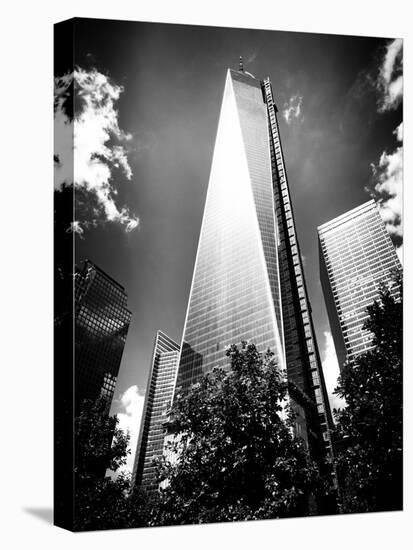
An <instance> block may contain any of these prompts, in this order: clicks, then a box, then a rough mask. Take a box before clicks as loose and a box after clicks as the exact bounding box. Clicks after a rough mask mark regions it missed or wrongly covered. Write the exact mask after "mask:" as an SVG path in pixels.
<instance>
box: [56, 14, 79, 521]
mask: <svg viewBox="0 0 413 550" xmlns="http://www.w3.org/2000/svg"><path fill="white" fill-rule="evenodd" d="M73 51H74V20H69V21H63V22H61V23H57V24H56V25H54V76H55V105H54V112H55V114H56V89H57V87H61V86H65V83H64V80H62V77H64V75H70V73H72V72H73V66H74V54H73ZM65 93H66V94H67V96H66V97H67V99H66V100H65V108H66V109H67V116H68V117H69V120H70V119H72V117H73V82H72V83H71V84H69V86H68V87H66V89H65ZM70 128H72V129H73V124H67V121H66V123H65V122H64V121H63V120H62V117H59V116H55V117H54V142H55V154H54V165H55V182H54V524H55V525H57V526H59V527H63V528H65V529H69V530H72V529H73V508H74V463H73V456H74V439H73V437H74V429H73V428H74V399H73V397H74V395H73V373H74V362H73V359H74V346H73V336H74V307H73V306H74V286H73V285H74V278H73V275H74V253H73V252H74V234H73V233H72V232H70V231H68V228H70V226H71V223H72V221H73V219H74V209H73V205H74V190H73V177H70V173H69V174H68V177H67V182H66V183H65V184H64V185H62V183H61V181H60V180H59V178H58V177H57V174H58V170H59V157H58V155H57V154H56V151H58V150H59V143H61V140H62V139H65V136H64V135H63V134H65V135H66V137H67V132H68V131H69V132H70ZM72 136H73V132H72ZM71 171H72V175H73V162H72V165H71ZM69 172H70V169H69Z"/></svg>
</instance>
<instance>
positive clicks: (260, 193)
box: [176, 66, 332, 462]
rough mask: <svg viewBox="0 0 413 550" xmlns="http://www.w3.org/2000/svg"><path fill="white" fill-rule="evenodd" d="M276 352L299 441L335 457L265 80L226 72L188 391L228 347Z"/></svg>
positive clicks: (190, 315)
mask: <svg viewBox="0 0 413 550" xmlns="http://www.w3.org/2000/svg"><path fill="white" fill-rule="evenodd" d="M241 340H248V341H250V342H252V343H254V344H255V345H256V346H257V349H258V350H259V351H261V352H265V351H266V350H267V349H268V348H270V349H271V350H272V351H273V352H274V354H275V358H276V360H277V363H278V365H279V367H280V368H282V369H286V371H287V376H288V380H289V382H290V397H291V404H292V406H293V408H294V410H295V412H296V415H297V416H296V424H295V429H296V433H297V434H298V435H300V436H301V437H302V439H303V440H304V442H305V444H306V445H307V447H308V448H309V449H310V451H311V452H312V455H313V457H314V458H316V459H320V462H322V461H323V458H324V457H325V456H326V454H329V453H331V452H332V444H331V435H330V430H331V427H332V418H331V412H330V406H329V401H328V397H327V393H326V388H325V383H324V377H323V372H322V367H321V362H320V356H319V352H318V347H317V342H316V338H315V332H314V326H313V322H312V318H311V307H310V303H309V299H308V294H307V289H306V284H305V280H304V271H303V265H302V259H301V254H300V249H299V244H298V239H297V234H296V228H295V223H294V215H293V206H292V204H291V199H290V193H289V188H288V181H287V174H286V169H285V163H284V156H283V151H282V147H281V141H280V135H279V127H278V122H277V108H276V105H275V102H274V98H273V92H272V86H271V82H270V80H269V79H268V78H267V79H265V80H263V81H260V80H258V79H256V78H255V77H253V76H252V75H251V74H249V73H247V72H244V71H243V68H242V66H241V67H240V70H239V71H234V70H230V69H229V70H228V72H227V76H226V83H225V89H224V95H223V100H222V106H221V112H220V116H219V123H218V131H217V136H216V141H215V148H214V153H213V160H212V166H211V172H210V179H209V185H208V192H207V197H206V203H205V209H204V215H203V220H202V226H201V232H200V237H199V242H198V250H197V255H196V260H195V267H194V272H193V278H192V285H191V290H190V296H189V302H188V308H187V313H186V319H185V325H184V332H183V338H182V345H181V355H180V359H179V368H178V373H177V380H176V388H181V389H182V390H183V391H185V388H188V387H189V386H190V385H191V384H193V383H194V382H196V381H197V379H198V378H199V376H200V375H201V374H202V373H205V372H208V371H209V370H211V369H212V368H213V367H214V366H221V367H227V366H228V358H227V357H226V356H225V348H226V347H227V346H228V345H230V344H233V343H234V344H239V343H240V342H241Z"/></svg>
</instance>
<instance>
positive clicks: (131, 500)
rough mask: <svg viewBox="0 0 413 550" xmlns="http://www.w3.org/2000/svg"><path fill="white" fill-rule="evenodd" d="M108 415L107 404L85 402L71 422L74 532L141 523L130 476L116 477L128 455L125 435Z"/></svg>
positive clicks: (141, 505)
mask: <svg viewBox="0 0 413 550" xmlns="http://www.w3.org/2000/svg"><path fill="white" fill-rule="evenodd" d="M118 422H119V421H118V419H117V417H116V415H115V416H112V417H111V416H109V414H108V410H107V401H106V399H104V398H99V399H97V400H96V401H95V402H94V401H91V400H85V401H84V402H83V404H82V409H81V412H80V414H79V416H78V417H76V419H75V470H74V474H75V522H74V529H75V530H76V531H84V530H96V529H117V528H126V527H135V526H139V525H142V524H144V523H145V519H144V515H145V510H146V508H145V498H144V495H142V494H140V493H139V492H134V493H133V494H132V493H131V483H130V476H128V475H125V474H122V473H121V474H119V475H118V476H117V477H116V478H115V477H110V476H107V475H106V471H107V470H108V469H109V470H112V472H117V471H118V470H119V468H120V467H121V466H123V465H125V464H126V459H127V455H128V454H129V453H130V450H129V448H128V446H129V434H127V435H125V434H124V432H123V431H122V430H121V429H120V428H118Z"/></svg>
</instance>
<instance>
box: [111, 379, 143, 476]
mask: <svg viewBox="0 0 413 550" xmlns="http://www.w3.org/2000/svg"><path fill="white" fill-rule="evenodd" d="M144 401H145V396H144V395H142V394H141V393H139V389H138V386H136V385H135V386H130V387H129V388H128V389H127V390H126V391H125V392H124V393H122V394H121V396H120V398H119V399H118V400H116V401H114V407H115V412H116V414H117V417H118V419H119V424H118V427H119V428H121V429H122V430H123V431H124V432H129V435H130V442H129V445H130V450H131V453H130V454H129V455H128V460H127V463H126V465H125V466H124V467H123V468H122V469H121V471H123V472H126V473H132V470H133V463H134V460H135V453H136V445H137V443H138V436H139V429H140V425H141V420H142V412H143V404H144ZM117 473H120V471H118V472H117Z"/></svg>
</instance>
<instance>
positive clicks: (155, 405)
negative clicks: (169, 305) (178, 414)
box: [132, 330, 179, 492]
mask: <svg viewBox="0 0 413 550" xmlns="http://www.w3.org/2000/svg"><path fill="white" fill-rule="evenodd" d="M178 357H179V345H178V344H177V343H176V342H174V341H173V340H172V339H171V338H169V336H167V335H166V334H164V333H163V332H162V331H160V330H159V331H158V332H157V334H156V338H155V344H154V349H153V355H152V365H151V369H150V371H149V378H148V383H147V385H146V395H145V403H144V407H143V414H142V421H141V427H140V432H139V438H138V444H137V448H136V455H135V463H134V467H133V473H132V484H133V485H134V486H136V487H142V488H143V489H145V490H146V491H148V492H153V491H157V489H158V484H157V483H156V467H155V465H154V460H155V459H156V458H160V457H161V456H162V453H163V449H164V438H165V429H164V423H165V421H166V418H167V417H166V413H167V411H168V409H169V408H170V406H171V401H172V394H173V388H174V382H175V377H176V369H177V366H178Z"/></svg>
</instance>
